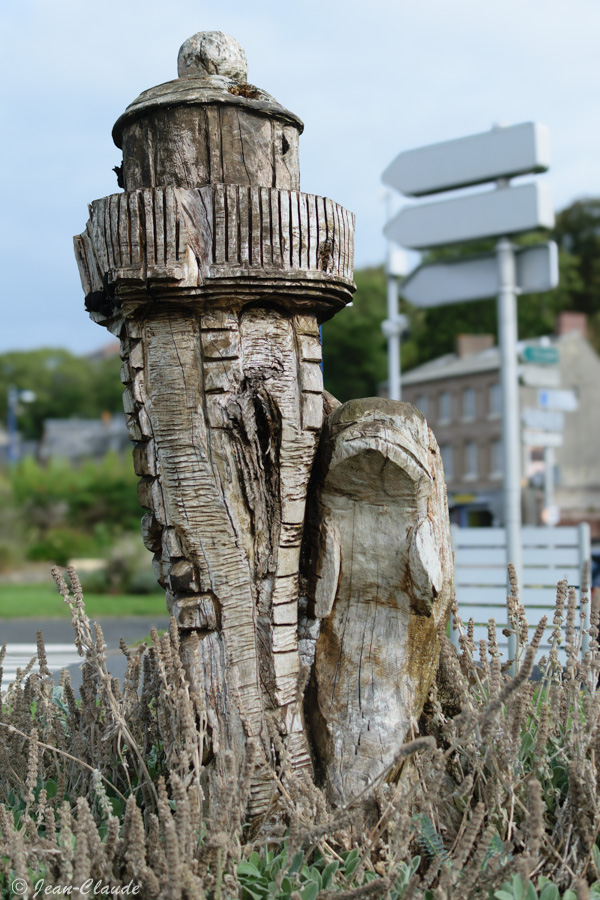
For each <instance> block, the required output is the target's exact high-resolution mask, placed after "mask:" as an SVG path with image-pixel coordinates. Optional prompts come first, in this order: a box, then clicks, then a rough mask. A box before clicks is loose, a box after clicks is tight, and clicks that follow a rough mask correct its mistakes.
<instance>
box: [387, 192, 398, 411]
mask: <svg viewBox="0 0 600 900" xmlns="http://www.w3.org/2000/svg"><path fill="white" fill-rule="evenodd" d="M385 207H386V219H387V221H388V222H389V220H390V219H391V216H392V192H391V191H386V197H385ZM385 269H386V275H387V321H388V322H391V323H396V322H397V320H398V279H397V277H396V274H395V270H394V260H393V246H392V242H391V241H388V242H387V264H386V267H385ZM384 334H385V335H386V337H387V342H388V397H389V398H390V400H400V399H401V392H402V386H401V383H400V330H399V329H398V328H396V329H394V328H393V327H390V328H387V329H385V328H384Z"/></svg>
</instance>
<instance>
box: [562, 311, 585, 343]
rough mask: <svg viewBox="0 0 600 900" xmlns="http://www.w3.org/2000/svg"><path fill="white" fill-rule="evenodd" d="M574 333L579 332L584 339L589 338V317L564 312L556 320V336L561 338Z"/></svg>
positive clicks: (577, 313)
mask: <svg viewBox="0 0 600 900" xmlns="http://www.w3.org/2000/svg"><path fill="white" fill-rule="evenodd" d="M572 331H578V332H579V334H580V335H581V336H582V337H584V338H587V316H586V314H585V313H582V312H571V311H567V310H563V312H561V313H559V314H558V316H557V318H556V334H557V336H558V337H561V336H562V335H563V334H570V333H571V332H572Z"/></svg>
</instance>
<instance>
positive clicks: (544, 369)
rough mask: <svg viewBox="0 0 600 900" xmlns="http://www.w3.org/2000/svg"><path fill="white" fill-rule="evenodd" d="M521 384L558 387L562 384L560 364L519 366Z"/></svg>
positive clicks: (537, 386)
mask: <svg viewBox="0 0 600 900" xmlns="http://www.w3.org/2000/svg"><path fill="white" fill-rule="evenodd" d="M519 377H520V379H521V384H524V385H526V386H527V387H536V388H557V387H559V386H560V369H559V368H558V366H519Z"/></svg>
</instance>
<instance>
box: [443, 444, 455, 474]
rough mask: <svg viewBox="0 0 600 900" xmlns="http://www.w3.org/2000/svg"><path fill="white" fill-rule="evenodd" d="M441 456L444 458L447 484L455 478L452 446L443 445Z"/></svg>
mask: <svg viewBox="0 0 600 900" xmlns="http://www.w3.org/2000/svg"><path fill="white" fill-rule="evenodd" d="M440 455H441V457H442V465H443V467H444V478H445V480H446V482H448V481H452V479H453V478H454V459H453V458H452V444H442V446H441V447H440Z"/></svg>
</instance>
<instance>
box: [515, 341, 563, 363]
mask: <svg viewBox="0 0 600 900" xmlns="http://www.w3.org/2000/svg"><path fill="white" fill-rule="evenodd" d="M521 359H522V360H523V362H529V363H537V364H538V365H542V366H556V365H558V363H559V361H560V354H559V352H558V348H557V347H544V346H541V345H540V344H528V345H527V346H526V347H524V348H523V350H522V351H521Z"/></svg>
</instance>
